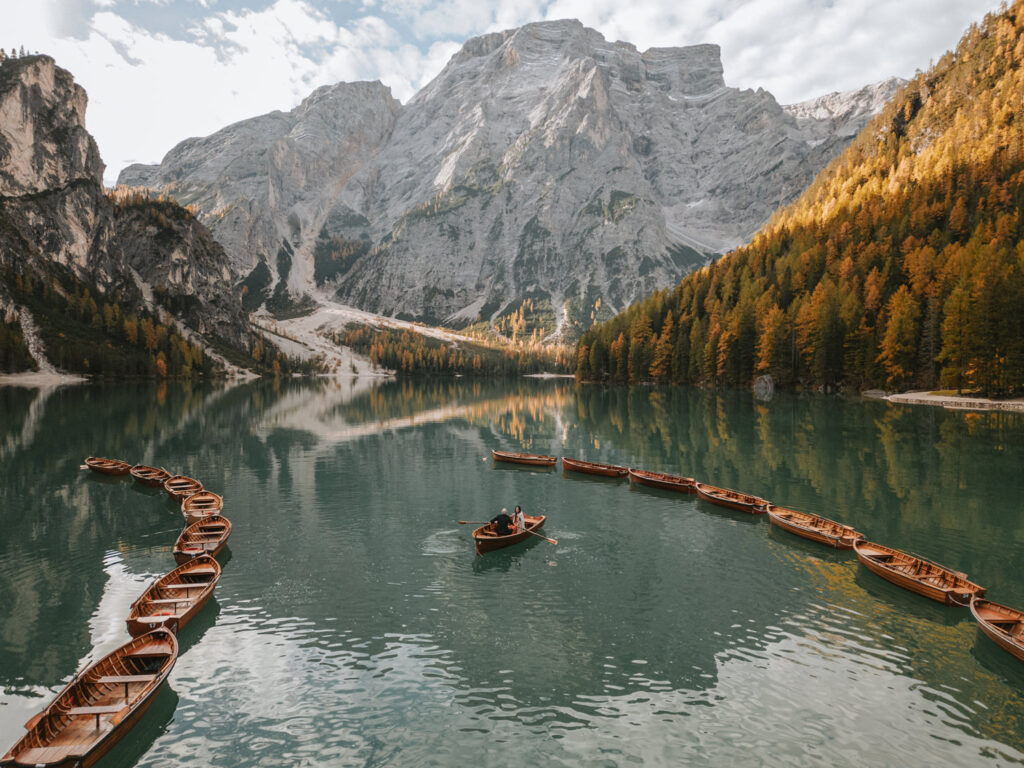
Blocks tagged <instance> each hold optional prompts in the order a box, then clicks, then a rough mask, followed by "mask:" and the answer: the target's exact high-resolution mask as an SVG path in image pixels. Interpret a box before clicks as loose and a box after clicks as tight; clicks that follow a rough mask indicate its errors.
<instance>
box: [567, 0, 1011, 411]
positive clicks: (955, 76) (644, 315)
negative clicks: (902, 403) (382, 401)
mask: <svg viewBox="0 0 1024 768" xmlns="http://www.w3.org/2000/svg"><path fill="white" fill-rule="evenodd" d="M1022 41H1024V0H1016V2H1014V3H1013V4H1012V5H1010V6H1008V7H1006V8H1005V9H1004V10H1003V11H1002V12H1000V13H993V14H989V15H987V16H986V17H985V19H984V21H983V22H982V23H981V24H975V25H972V26H971V27H970V28H969V29H968V30H967V31H966V33H965V34H964V35H963V37H962V39H961V40H960V43H959V44H958V46H957V48H956V50H955V51H953V52H947V53H946V54H944V55H943V56H942V57H941V58H940V59H939V60H938V61H937V62H936V63H935V64H934V65H933V66H932V67H930V68H929V70H928V71H927V72H923V73H919V74H918V75H917V76H915V78H914V79H913V80H911V81H910V82H909V83H908V84H907V85H906V86H904V87H903V88H902V89H901V90H900V91H899V92H898V93H897V94H896V96H895V97H894V98H893V100H892V101H890V102H889V103H888V104H887V105H886V106H885V108H884V109H883V110H882V112H880V113H879V114H878V115H877V116H876V117H875V118H873V120H872V121H871V122H870V123H869V124H868V125H867V126H866V127H865V128H864V129H863V130H862V131H861V132H860V134H859V135H858V136H857V138H856V139H855V140H854V141H853V142H852V143H851V144H850V145H849V146H848V147H847V149H846V150H845V151H844V152H843V153H842V154H841V155H839V156H838V157H837V158H836V159H835V160H833V161H832V162H831V163H830V164H829V165H828V166H827V167H826V168H825V169H824V170H823V171H822V172H821V173H820V174H819V175H818V177H817V178H816V179H815V180H814V182H813V183H812V184H811V185H810V186H809V187H808V188H807V189H806V190H805V191H804V193H803V194H802V195H801V196H800V198H799V199H798V200H797V201H795V202H794V203H793V204H791V205H790V206H788V207H786V208H784V209H781V210H780V211H778V212H777V213H776V214H775V215H774V216H773V217H772V219H771V221H770V222H769V223H768V225H767V226H765V227H764V228H763V229H762V230H761V231H760V232H759V233H758V234H757V235H756V236H755V237H754V238H753V240H752V241H751V242H750V243H749V244H748V245H746V246H744V247H742V248H739V249H737V250H735V251H733V252H732V253H730V254H727V255H726V256H725V257H723V258H722V259H721V260H719V261H718V262H716V263H715V264H713V265H710V266H708V267H707V268H705V269H703V270H701V271H700V272H699V273H695V274H692V275H690V276H688V277H686V278H684V280H683V281H682V282H681V283H680V284H679V285H677V286H676V287H675V288H674V289H672V290H671V291H659V292H655V293H654V294H652V295H651V296H650V297H648V298H646V299H644V300H643V301H641V302H638V303H637V304H635V305H634V306H633V307H631V308H630V309H629V310H628V311H626V312H624V313H622V314H620V315H618V316H617V317H615V318H613V319H612V320H611V321H609V322H608V323H607V324H604V325H601V326H598V327H596V328H593V329H591V330H590V331H588V332H587V333H586V334H584V336H583V337H582V339H581V341H580V344H579V346H578V349H577V375H578V376H579V377H580V378H588V379H590V378H593V379H604V378H608V379H611V380H615V381H633V382H639V381H644V380H654V381H658V382H663V383H678V384H724V385H728V386H737V385H739V386H743V385H749V384H750V383H751V382H752V380H753V379H754V377H756V376H771V377H772V378H773V379H774V380H775V381H778V382H780V383H781V384H784V385H787V386H812V387H820V388H823V389H831V388H833V387H837V386H844V387H850V388H856V389H864V388H869V387H885V388H890V389H904V388H908V387H914V388H927V389H931V388H933V387H935V386H944V387H948V388H950V389H956V390H957V391H963V390H964V389H971V390H975V391H978V392H982V393H991V394H1001V395H1006V394H1015V393H1019V392H1020V389H1021V387H1024V260H1022V255H1024V246H1022V242H1024V224H1022V221H1021V216H1020V211H1021V208H1022V206H1024V119H1022V113H1021V110H1020V108H1019V105H1020V100H1021V94H1022V93H1024V42H1022Z"/></svg>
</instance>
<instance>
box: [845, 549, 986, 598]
mask: <svg viewBox="0 0 1024 768" xmlns="http://www.w3.org/2000/svg"><path fill="white" fill-rule="evenodd" d="M853 549H854V551H855V552H856V553H857V559H858V560H860V562H861V563H862V564H863V565H864V567H865V568H867V569H868V570H869V571H871V572H872V573H875V574H877V575H879V576H881V577H882V578H883V579H887V580H888V581H891V582H892V583H893V584H896V585H897V586H900V587H903V588H904V589H909V590H910V591H911V592H916V593H917V594H919V595H924V596H925V597H930V598H931V599H932V600H937V601H938V602H940V603H946V604H947V605H959V606H966V605H967V604H968V603H970V602H971V598H972V597H975V596H977V597H983V596H984V594H985V588H984V587H979V586H978V585H977V584H975V583H973V582H971V581H968V579H967V575H966V574H964V573H959V572H957V571H951V570H949V569H948V568H945V567H943V566H941V565H939V564H938V563H933V562H932V561H931V560H925V559H924V558H922V557H917V556H915V555H908V554H907V553H906V552H900V551H899V550H897V549H890V548H889V547H886V546H883V545H881V544H874V543H872V542H870V541H865V540H864V539H861V540H860V541H857V542H854V544H853Z"/></svg>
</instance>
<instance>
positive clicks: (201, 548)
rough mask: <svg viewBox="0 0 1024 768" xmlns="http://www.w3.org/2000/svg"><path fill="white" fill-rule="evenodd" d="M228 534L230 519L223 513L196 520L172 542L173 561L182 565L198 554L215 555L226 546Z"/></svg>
mask: <svg viewBox="0 0 1024 768" xmlns="http://www.w3.org/2000/svg"><path fill="white" fill-rule="evenodd" d="M230 535H231V521H230V520H228V519H227V518H226V517H224V516H223V515H213V516H212V517H206V518H203V519H202V520H197V521H196V522H194V523H192V525H190V526H188V527H186V528H185V530H183V531H182V532H181V535H180V536H178V540H177V541H175V542H174V552H173V554H174V562H176V563H177V564H178V565H182V564H184V563H187V562H188V561H189V560H192V559H194V558H196V557H199V556H200V555H209V556H210V557H216V556H217V555H219V554H220V553H221V552H222V551H223V550H224V547H225V546H227V543H228V537H229V536H230Z"/></svg>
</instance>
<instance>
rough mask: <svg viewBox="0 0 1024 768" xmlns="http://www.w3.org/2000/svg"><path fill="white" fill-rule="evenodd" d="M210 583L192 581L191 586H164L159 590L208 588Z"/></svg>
mask: <svg viewBox="0 0 1024 768" xmlns="http://www.w3.org/2000/svg"><path fill="white" fill-rule="evenodd" d="M212 583H213V582H212V581H194V582H192V583H191V584H164V585H162V586H161V589H200V588H202V587H208V586H210V584H212Z"/></svg>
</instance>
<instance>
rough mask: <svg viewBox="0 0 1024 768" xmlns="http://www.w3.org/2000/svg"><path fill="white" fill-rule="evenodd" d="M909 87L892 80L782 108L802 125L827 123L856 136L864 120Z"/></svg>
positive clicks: (829, 94)
mask: <svg viewBox="0 0 1024 768" xmlns="http://www.w3.org/2000/svg"><path fill="white" fill-rule="evenodd" d="M906 84H907V81H906V80H904V79H903V78H901V77H890V78H888V79H886V80H882V81H880V82H877V83H872V84H871V85H865V86H864V87H863V88H859V89H857V90H856V91H846V92H840V91H834V92H833V93H828V94H825V95H824V96H818V97H817V98H814V99H808V100H806V101H801V102H798V103H796V104H787V105H786V106H784V107H783V109H784V110H786V112H788V113H789V114H790V115H792V116H793V117H795V118H796V119H797V121H798V122H800V123H802V124H812V123H818V124H827V125H831V126H832V127H833V128H834V130H835V131H837V132H838V133H839V134H840V135H843V136H847V135H849V136H853V135H855V134H856V133H857V132H858V131H859V130H860V129H861V128H862V127H863V125H864V119H863V118H865V117H870V116H872V115H875V114H877V113H878V112H880V111H881V109H882V107H884V106H885V104H886V102H888V101H889V100H890V99H891V98H892V97H893V96H894V95H895V94H896V92H897V91H898V90H899V89H900V88H902V87H903V86H904V85H906Z"/></svg>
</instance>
